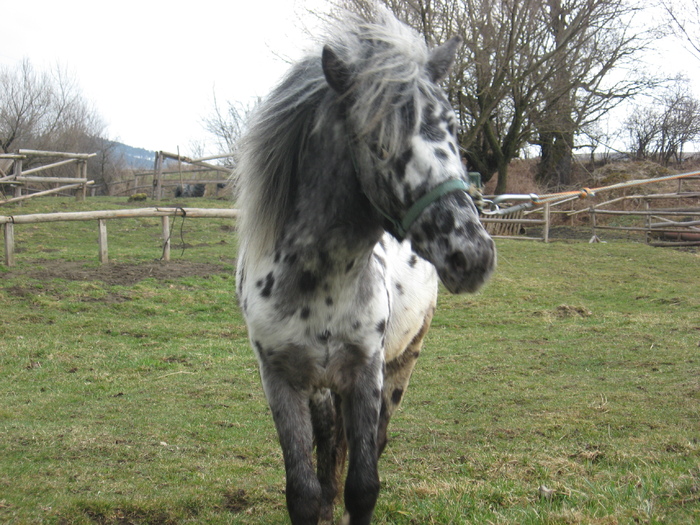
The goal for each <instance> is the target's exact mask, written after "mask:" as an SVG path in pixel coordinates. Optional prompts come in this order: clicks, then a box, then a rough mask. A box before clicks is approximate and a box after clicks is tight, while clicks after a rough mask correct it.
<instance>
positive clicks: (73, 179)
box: [16, 171, 85, 184]
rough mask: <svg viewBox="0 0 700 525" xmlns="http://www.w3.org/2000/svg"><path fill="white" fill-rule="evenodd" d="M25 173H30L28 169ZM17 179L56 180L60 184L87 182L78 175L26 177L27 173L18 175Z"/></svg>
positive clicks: (28, 180) (33, 180)
mask: <svg viewBox="0 0 700 525" xmlns="http://www.w3.org/2000/svg"><path fill="white" fill-rule="evenodd" d="M24 173H28V171H25V172H24ZM16 180H18V181H22V182H56V183H58V184H83V183H84V182H85V179H83V178H76V177H26V176H25V175H22V176H21V177H17V179H16Z"/></svg>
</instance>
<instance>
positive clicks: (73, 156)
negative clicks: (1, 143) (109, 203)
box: [0, 149, 97, 204]
mask: <svg viewBox="0 0 700 525" xmlns="http://www.w3.org/2000/svg"><path fill="white" fill-rule="evenodd" d="M95 155H97V154H96V153H66V152H63V151H39V150H33V149H21V150H19V151H18V152H17V154H6V153H3V154H0V160H2V159H5V160H11V161H12V162H13V163H14V170H13V172H12V174H10V175H2V176H1V177H0V183H2V184H12V185H13V186H14V197H12V198H9V199H5V200H0V204H8V203H11V202H19V201H22V200H26V199H29V198H32V197H38V196H40V195H47V194H49V193H56V192H59V191H65V190H71V189H75V188H78V189H79V190H82V191H77V192H76V195H75V196H76V199H78V200H84V199H85V197H86V193H87V188H88V186H90V185H91V184H94V181H89V180H87V161H88V159H90V158H92V157H94V156H95ZM29 157H39V158H59V159H64V160H60V161H57V162H53V163H51V164H46V165H44V166H38V167H36V168H32V169H28V170H24V169H23V162H24V161H25V160H26V159H27V158H29ZM72 163H75V164H76V170H77V173H76V175H77V176H76V177H42V176H35V175H32V176H31V177H30V176H28V175H30V174H34V173H39V172H41V171H45V170H50V169H53V168H58V167H60V166H64V165H66V164H72ZM28 183H51V184H66V186H60V187H58V188H54V189H53V190H47V191H40V192H38V193H32V194H29V193H27V194H26V195H22V187H23V186H25V185H28Z"/></svg>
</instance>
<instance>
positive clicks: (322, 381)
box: [236, 9, 496, 525]
mask: <svg viewBox="0 0 700 525" xmlns="http://www.w3.org/2000/svg"><path fill="white" fill-rule="evenodd" d="M324 42H325V45H324V46H323V47H322V49H319V50H317V51H316V52H313V53H310V54H308V55H307V56H306V57H305V58H303V59H301V60H300V61H299V62H297V63H295V64H294V65H293V66H292V67H291V69H290V71H289V72H288V74H287V75H286V76H285V77H284V78H283V79H282V80H281V82H280V83H279V85H278V86H277V87H276V88H274V89H273V90H272V91H271V93H270V94H269V95H268V96H267V98H266V99H265V100H264V101H263V102H262V103H261V104H260V105H259V106H258V108H257V110H256V112H255V114H254V116H252V117H251V120H250V122H249V124H248V129H247V132H246V134H245V135H244V137H243V138H242V139H241V143H240V145H239V151H238V166H237V170H236V176H237V178H238V181H237V190H236V191H237V205H238V208H239V210H240V214H239V217H240V218H239V222H238V226H237V229H238V235H239V253H238V264H237V270H236V279H237V282H236V292H237V297H238V301H239V305H240V308H241V310H242V313H243V316H244V319H245V322H246V324H247V328H248V334H249V338H250V342H251V345H252V347H253V350H254V352H255V356H256V358H257V361H258V365H259V373H260V377H261V382H262V386H263V390H264V392H265V396H266V398H267V402H268V403H269V406H270V409H271V413H272V418H273V420H274V424H275V427H276V430H277V434H278V437H279V442H280V445H281V448H282V453H283V458H284V467H285V472H286V503H287V510H288V513H289V517H290V519H291V522H292V523H293V524H295V525H296V524H314V525H316V524H317V523H331V522H332V520H333V515H334V502H335V500H336V497H337V496H338V493H339V486H340V485H341V484H342V482H341V481H340V479H339V478H340V476H341V474H342V472H343V471H345V468H346V467H347V475H346V479H345V481H344V508H345V510H344V514H343V517H342V518H341V523H344V524H352V525H360V524H367V523H370V521H371V519H372V515H373V512H374V507H375V504H376V501H377V498H378V494H379V474H378V460H379V457H380V455H381V453H382V451H383V450H384V447H385V446H386V443H387V425H388V423H389V420H390V418H391V416H392V414H393V413H394V412H395V411H396V409H397V407H398V406H399V404H400V402H401V399H402V397H403V395H404V393H405V391H406V388H407V386H408V383H409V379H410V376H411V373H412V371H413V368H414V365H415V363H416V359H417V358H418V356H419V354H420V352H421V349H422V345H423V338H424V337H425V334H426V332H427V330H428V327H429V325H430V322H431V319H432V316H433V312H434V311H435V306H436V298H437V292H438V278H439V279H440V280H441V281H442V283H443V284H444V286H445V287H446V288H447V290H449V291H450V292H452V293H463V292H475V291H476V290H477V289H479V288H480V286H481V285H482V284H483V283H484V282H485V281H486V280H487V279H488V277H489V275H490V274H491V273H492V271H493V270H494V268H495V264H496V253H495V247H494V243H493V241H492V239H491V238H490V237H489V235H488V234H487V233H486V231H485V230H484V228H483V227H482V225H481V224H480V222H479V218H478V212H477V210H476V208H475V207H474V204H473V203H472V200H471V199H470V197H469V195H468V194H467V192H466V191H465V189H466V188H467V185H466V183H465V182H464V180H463V179H464V175H465V173H464V169H463V166H462V162H461V159H460V155H459V150H458V145H457V120H456V117H455V113H454V111H453V110H452V108H451V107H450V104H449V102H448V99H447V97H446V95H445V93H444V92H443V90H442V89H441V88H440V87H439V86H438V83H439V82H440V81H441V80H443V79H444V78H445V77H446V75H447V74H448V72H449V70H450V68H451V66H452V63H453V60H454V56H455V53H456V50H457V48H458V46H459V45H460V43H461V41H460V39H459V38H453V39H451V40H449V41H447V42H446V43H444V44H443V45H442V46H440V47H435V48H434V49H432V50H428V47H427V45H426V44H425V42H424V41H423V40H422V38H421V37H420V36H419V35H418V34H417V33H416V32H414V31H413V30H412V29H410V28H408V27H407V26H406V25H404V24H402V23H400V22H399V21H398V20H397V19H396V18H395V17H394V16H393V15H391V14H390V13H389V12H388V11H386V10H379V9H377V10H376V11H375V12H374V13H372V14H371V15H369V16H366V17H363V18H362V17H358V16H356V15H350V14H346V15H344V16H343V17H341V18H340V20H338V21H336V22H335V23H334V24H333V26H332V27H331V29H330V30H329V31H328V35H327V36H326V38H325V40H324ZM314 449H315V460H314Z"/></svg>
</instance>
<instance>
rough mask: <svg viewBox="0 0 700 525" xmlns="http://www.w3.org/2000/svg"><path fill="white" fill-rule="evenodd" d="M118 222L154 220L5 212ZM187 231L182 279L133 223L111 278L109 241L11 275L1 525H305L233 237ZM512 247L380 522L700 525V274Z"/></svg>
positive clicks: (450, 341) (432, 356)
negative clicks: (105, 256) (250, 333)
mask: <svg viewBox="0 0 700 525" xmlns="http://www.w3.org/2000/svg"><path fill="white" fill-rule="evenodd" d="M164 205H166V204H165V203H164ZM167 205H170V204H167ZM225 205H226V203H225V202H223V201H205V202H200V201H198V203H197V207H213V206H225ZM118 206H123V207H131V206H132V204H127V203H126V201H125V200H119V199H102V198H97V199H90V200H88V201H87V203H74V202H72V201H70V200H65V199H58V198H56V199H53V198H51V199H43V200H40V201H35V202H31V203H27V204H25V206H24V207H23V208H21V209H9V210H8V208H3V209H2V211H0V213H2V214H8V213H13V214H17V213H35V212H40V211H74V210H77V209H88V208H89V207H92V208H93V209H107V208H110V207H118ZM180 226H182V229H183V238H184V243H185V244H186V245H187V246H188V248H187V249H186V250H185V251H184V253H182V252H180V251H179V250H176V249H175V248H174V249H173V260H172V261H171V262H170V263H168V264H160V263H157V262H154V261H155V260H156V259H157V258H158V257H159V242H160V241H159V239H158V236H159V234H160V225H159V221H158V219H149V220H143V222H141V221H136V220H133V221H131V220H119V221H116V220H115V221H110V222H109V226H108V228H109V232H110V260H111V261H112V264H110V265H109V267H108V268H100V267H99V266H98V265H97V263H96V260H97V240H96V238H97V228H96V225H94V224H92V223H54V224H37V225H17V226H16V227H15V236H16V239H17V242H18V243H19V244H20V246H21V248H22V250H21V251H19V250H18V254H17V257H16V259H17V263H18V264H17V267H16V268H13V269H6V268H4V267H0V312H2V323H0V522H2V523H11V524H25V523H28V524H31V523H56V524H71V525H72V524H125V523H133V524H179V523H212V524H219V523H233V524H257V523H286V522H287V517H286V511H285V508H284V493H283V491H284V472H283V467H282V458H281V453H280V450H279V446H278V444H277V441H276V437H275V433H274V428H273V425H272V421H271V417H270V414H269V410H268V408H267V405H266V403H265V400H264V396H263V394H262V389H261V387H260V384H259V379H258V375H257V368H256V364H255V360H254V358H253V355H252V351H251V350H250V349H249V347H248V342H247V337H246V332H245V326H244V324H243V321H242V319H241V316H240V312H239V311H238V309H237V307H236V305H235V298H234V286H235V282H234V278H233V259H234V256H235V239H234V238H233V237H234V234H233V233H232V232H231V228H230V222H228V223H227V222H226V221H224V220H214V219H191V220H186V221H185V222H184V223H183V224H180V223H178V224H177V225H176V228H180ZM59 227H60V228H61V229H60V233H57V228H59ZM497 244H498V249H499V270H498V274H497V275H496V276H495V278H494V279H493V280H492V282H491V283H490V284H489V285H488V286H487V288H486V289H485V290H484V291H483V292H482V293H480V294H478V295H476V296H450V295H448V294H446V293H441V296H440V306H439V309H438V313H437V314H436V317H435V319H434V322H433V327H432V329H431V331H430V332H429V335H428V337H427V342H426V349H425V352H424V353H423V355H422V357H421V360H420V361H419V364H418V367H417V369H416V372H415V373H414V376H413V379H412V382H411V388H410V389H409V392H408V394H407V396H406V398H405V400H404V403H403V406H402V409H401V410H400V412H399V413H398V414H397V415H396V416H395V417H394V419H393V421H392V424H391V427H390V436H391V441H390V444H389V446H388V448H387V450H386V452H385V454H384V456H383V457H382V461H381V463H380V475H381V478H382V492H381V494H380V499H379V503H378V505H377V509H376V513H375V523H386V524H430V523H435V524H444V523H454V524H466V523H503V524H505V523H518V524H520V523H524V524H527V523H532V524H539V523H546V524H560V523H561V524H565V523H566V524H569V523H596V524H608V523H609V524H616V523H697V522H698V521H700V443H699V439H700V372H699V370H700V364H699V363H700V357H698V353H699V346H700V318H699V317H698V311H699V308H700V284H699V280H698V275H700V272H699V271H698V270H700V257H699V256H698V254H697V253H694V252H691V251H677V250H670V249H658V248H656V249H654V248H650V247H648V246H646V245H643V244H638V243H630V242H610V243H607V244H595V245H590V244H587V243H584V242H578V243H569V242H554V243H551V244H548V245H545V244H541V243H525V242H515V241H498V243H497ZM202 262H204V263H207V265H208V266H206V267H202V266H198V264H200V263H202ZM203 269H204V270H206V271H203ZM60 270H66V273H65V275H64V276H63V277H60V275H61V271H60ZM149 272H153V273H149ZM149 275H151V276H150V277H149Z"/></svg>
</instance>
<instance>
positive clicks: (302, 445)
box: [261, 366, 321, 525]
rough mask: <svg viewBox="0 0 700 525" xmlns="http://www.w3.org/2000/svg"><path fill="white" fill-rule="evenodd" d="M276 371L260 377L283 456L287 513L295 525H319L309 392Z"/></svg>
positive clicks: (270, 369)
mask: <svg viewBox="0 0 700 525" xmlns="http://www.w3.org/2000/svg"><path fill="white" fill-rule="evenodd" d="M277 370H279V368H278V367H275V366H273V367H265V366H263V367H261V376H262V379H263V387H264V389H265V395H266V396H267V401H268V403H269V405H270V409H271V410H272V418H273V420H274V422H275V427H276V428H277V435H278V436H279V441H280V446H281V447H282V454H283V456H284V468H285V472H286V480H287V483H286V499H287V510H288V512H289V517H290V519H291V521H292V524H293V525H317V524H318V521H319V514H320V508H321V485H320V483H319V481H318V478H317V477H316V473H315V472H314V467H313V431H312V424H311V415H310V411H309V394H310V390H308V389H306V388H302V387H301V385H299V384H298V383H296V384H295V383H294V382H290V381H289V380H288V378H287V377H285V374H280V373H276V371H277Z"/></svg>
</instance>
